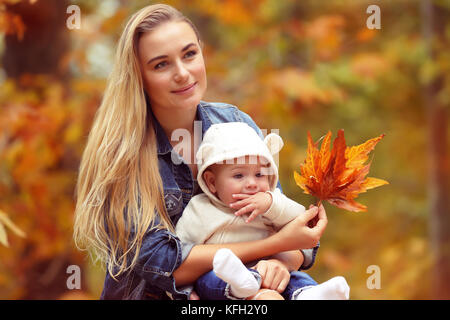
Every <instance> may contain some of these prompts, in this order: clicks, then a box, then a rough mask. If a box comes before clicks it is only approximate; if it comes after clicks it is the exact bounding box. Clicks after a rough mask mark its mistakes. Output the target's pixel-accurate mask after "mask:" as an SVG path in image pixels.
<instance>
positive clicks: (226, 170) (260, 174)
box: [208, 157, 270, 206]
mask: <svg viewBox="0 0 450 320" xmlns="http://www.w3.org/2000/svg"><path fill="white" fill-rule="evenodd" d="M248 158H249V157H246V159H245V160H246V161H245V162H244V161H243V159H240V160H241V161H238V162H236V163H237V164H216V165H214V168H213V169H212V172H213V175H214V177H213V180H214V181H213V183H212V184H211V183H208V187H209V189H210V191H211V192H212V193H215V194H216V196H217V197H218V198H219V199H220V200H222V202H223V203H225V204H226V205H228V206H229V205H230V203H233V202H235V201H236V200H235V199H234V198H233V194H249V195H252V194H255V193H257V192H265V191H269V190H270V183H269V176H268V175H267V173H268V170H267V166H266V165H264V164H262V163H261V162H260V161H259V159H258V162H257V163H255V161H253V162H252V161H248V160H249V159H248ZM241 163H242V164H241Z"/></svg>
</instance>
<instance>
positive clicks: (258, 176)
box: [255, 172, 264, 178]
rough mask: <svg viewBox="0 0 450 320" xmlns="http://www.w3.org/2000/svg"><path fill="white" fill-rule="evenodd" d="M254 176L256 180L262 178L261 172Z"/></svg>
mask: <svg viewBox="0 0 450 320" xmlns="http://www.w3.org/2000/svg"><path fill="white" fill-rule="evenodd" d="M255 176H256V177H257V178H261V177H264V175H263V174H262V173H261V172H258V173H257V174H255Z"/></svg>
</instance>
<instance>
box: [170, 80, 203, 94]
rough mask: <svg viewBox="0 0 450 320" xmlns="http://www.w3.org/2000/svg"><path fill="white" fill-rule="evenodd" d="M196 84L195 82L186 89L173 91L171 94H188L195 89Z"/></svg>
mask: <svg viewBox="0 0 450 320" xmlns="http://www.w3.org/2000/svg"><path fill="white" fill-rule="evenodd" d="M196 84H197V82H194V83H193V84H191V85H189V86H187V87H184V88H182V89H180V90H173V91H172V93H176V94H184V93H188V92H190V91H191V90H192V89H193V88H194V87H195V85H196Z"/></svg>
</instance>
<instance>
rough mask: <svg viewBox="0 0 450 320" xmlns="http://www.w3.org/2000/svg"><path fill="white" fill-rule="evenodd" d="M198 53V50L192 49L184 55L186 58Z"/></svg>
mask: <svg viewBox="0 0 450 320" xmlns="http://www.w3.org/2000/svg"><path fill="white" fill-rule="evenodd" d="M196 54H197V51H195V50H191V51H188V52H186V54H185V55H184V57H185V58H190V57H193V56H195V55H196Z"/></svg>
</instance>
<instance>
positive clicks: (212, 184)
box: [203, 169, 217, 194]
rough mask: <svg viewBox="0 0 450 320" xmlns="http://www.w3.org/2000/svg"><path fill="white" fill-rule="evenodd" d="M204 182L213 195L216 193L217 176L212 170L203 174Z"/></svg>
mask: <svg viewBox="0 0 450 320" xmlns="http://www.w3.org/2000/svg"><path fill="white" fill-rule="evenodd" d="M203 180H204V181H205V183H206V186H207V187H208V189H209V191H210V192H211V193H213V194H215V193H216V191H217V189H216V176H215V175H214V173H213V172H212V171H211V170H208V169H206V170H205V172H203Z"/></svg>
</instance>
